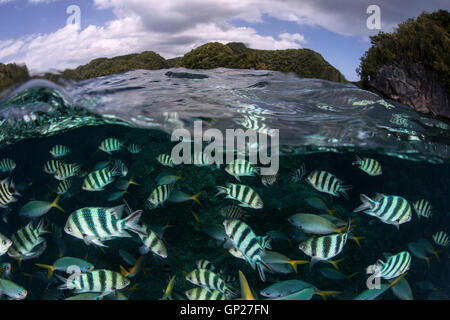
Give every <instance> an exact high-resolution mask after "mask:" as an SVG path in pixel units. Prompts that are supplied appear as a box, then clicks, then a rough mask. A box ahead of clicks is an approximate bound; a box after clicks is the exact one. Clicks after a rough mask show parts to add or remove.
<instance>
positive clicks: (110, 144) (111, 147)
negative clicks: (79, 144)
mask: <svg viewBox="0 0 450 320" xmlns="http://www.w3.org/2000/svg"><path fill="white" fill-rule="evenodd" d="M122 146H123V145H122V142H121V141H120V140H119V139H116V138H107V139H105V140H103V141H102V142H101V143H100V146H99V147H98V148H99V149H100V150H102V151H104V152H106V153H108V154H111V153H112V152H114V151H119V150H120V149H122Z"/></svg>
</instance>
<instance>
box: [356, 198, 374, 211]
mask: <svg viewBox="0 0 450 320" xmlns="http://www.w3.org/2000/svg"><path fill="white" fill-rule="evenodd" d="M359 199H360V200H361V202H362V204H361V205H360V206H359V207H357V208H356V209H354V210H353V212H359V211H363V210H366V209H372V208H373V206H374V204H375V201H374V200H372V199H370V198H369V197H368V196H366V195H365V194H360V196H359Z"/></svg>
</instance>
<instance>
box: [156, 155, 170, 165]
mask: <svg viewBox="0 0 450 320" xmlns="http://www.w3.org/2000/svg"><path fill="white" fill-rule="evenodd" d="M156 160H158V162H159V163H161V164H162V165H163V166H165V167H170V168H173V166H174V165H175V164H174V163H173V160H172V158H171V157H170V156H169V155H168V154H160V155H159V156H158V157H157V158H156Z"/></svg>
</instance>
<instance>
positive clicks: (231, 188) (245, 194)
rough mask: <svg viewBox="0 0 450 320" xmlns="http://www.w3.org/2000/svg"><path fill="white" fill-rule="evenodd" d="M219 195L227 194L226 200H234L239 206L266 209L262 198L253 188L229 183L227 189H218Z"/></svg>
mask: <svg viewBox="0 0 450 320" xmlns="http://www.w3.org/2000/svg"><path fill="white" fill-rule="evenodd" d="M216 188H217V190H218V191H219V192H218V193H217V194H216V196H218V195H219V194H226V195H227V196H226V197H225V198H226V199H233V200H237V201H239V202H240V204H239V206H241V207H246V208H252V209H262V208H263V207H264V204H263V201H262V199H261V197H260V196H259V195H258V193H256V191H255V190H253V189H252V188H251V187H249V186H246V185H243V184H234V183H228V184H227V186H226V187H220V186H219V187H216Z"/></svg>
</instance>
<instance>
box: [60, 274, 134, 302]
mask: <svg viewBox="0 0 450 320" xmlns="http://www.w3.org/2000/svg"><path fill="white" fill-rule="evenodd" d="M56 276H57V277H58V278H59V279H60V280H61V281H62V282H63V284H62V285H60V286H59V287H58V289H60V290H66V289H69V290H75V291H74V292H75V293H85V292H100V293H102V295H101V296H106V295H108V294H111V293H113V292H115V291H117V290H122V289H124V288H126V287H128V285H129V284H130V280H129V279H127V278H126V277H124V276H123V275H121V274H120V273H119V272H115V271H111V270H106V269H99V270H92V271H87V272H78V273H74V275H73V276H71V277H69V278H67V279H66V278H63V277H61V276H59V275H56Z"/></svg>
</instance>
